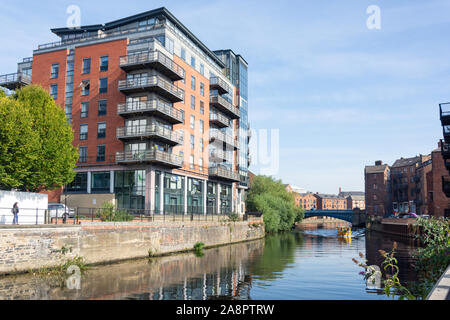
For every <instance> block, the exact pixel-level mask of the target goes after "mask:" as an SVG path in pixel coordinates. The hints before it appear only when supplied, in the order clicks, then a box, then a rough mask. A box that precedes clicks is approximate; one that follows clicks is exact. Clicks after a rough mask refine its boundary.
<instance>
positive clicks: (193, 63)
mask: <svg viewBox="0 0 450 320" xmlns="http://www.w3.org/2000/svg"><path fill="white" fill-rule="evenodd" d="M191 66H192V67H193V68H194V69H195V57H191Z"/></svg>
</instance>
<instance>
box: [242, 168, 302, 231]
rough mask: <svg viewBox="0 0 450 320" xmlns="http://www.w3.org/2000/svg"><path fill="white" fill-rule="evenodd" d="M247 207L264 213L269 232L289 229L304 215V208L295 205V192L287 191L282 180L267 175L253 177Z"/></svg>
mask: <svg viewBox="0 0 450 320" xmlns="http://www.w3.org/2000/svg"><path fill="white" fill-rule="evenodd" d="M247 207H248V209H249V211H259V212H262V213H263V216H264V223H265V225H266V231H267V232H269V233H274V232H279V231H288V230H290V229H291V228H292V226H293V225H294V223H295V222H300V221H301V220H302V219H303V217H304V211H303V209H301V208H298V207H296V205H295V200H294V196H293V194H291V193H289V192H288V191H286V188H285V187H284V185H283V184H282V182H281V181H280V180H274V179H273V178H271V177H267V176H256V177H255V178H254V179H253V182H252V186H251V188H250V191H249V194H248V197H247Z"/></svg>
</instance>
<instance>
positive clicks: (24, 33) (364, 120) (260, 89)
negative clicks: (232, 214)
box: [0, 0, 450, 193]
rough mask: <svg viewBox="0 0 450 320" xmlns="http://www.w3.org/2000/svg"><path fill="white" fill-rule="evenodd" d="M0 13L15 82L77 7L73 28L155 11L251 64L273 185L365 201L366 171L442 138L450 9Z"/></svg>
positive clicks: (391, 4)
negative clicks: (272, 149) (23, 64)
mask: <svg viewBox="0 0 450 320" xmlns="http://www.w3.org/2000/svg"><path fill="white" fill-rule="evenodd" d="M5 2H6V1H4V0H2V4H1V5H0V7H1V10H0V28H1V29H2V30H3V38H4V43H7V46H2V49H0V74H4V73H9V72H14V71H15V68H16V63H17V62H18V60H19V59H20V58H23V57H28V56H31V55H32V50H33V49H35V48H37V45H38V44H42V43H47V42H51V41H56V40H57V38H56V36H54V35H53V34H51V33H50V31H49V29H50V28H53V27H64V26H65V25H66V20H67V17H68V15H67V14H66V8H67V7H68V6H69V5H71V4H76V5H78V6H79V7H80V8H81V14H82V15H81V19H82V24H97V23H104V22H109V21H112V20H115V19H118V18H122V17H125V16H128V15H133V14H136V13H140V12H142V11H147V10H151V9H154V8H157V7H161V6H165V7H166V8H167V9H169V10H170V11H171V12H172V13H173V14H174V15H175V16H176V17H178V19H179V20H180V21H182V22H183V23H184V24H185V25H186V26H187V27H188V28H189V29H190V30H191V31H192V32H193V33H194V34H196V35H197V36H198V38H199V39H200V40H202V41H203V42H204V43H205V44H206V45H207V46H208V47H209V48H210V49H212V50H215V49H223V48H231V49H233V50H234V51H235V52H237V53H240V54H242V55H243V56H244V57H245V59H246V60H247V61H248V62H249V65H250V71H249V91H250V92H249V96H250V98H249V104H250V105H249V108H250V111H249V113H250V114H249V117H250V122H251V126H252V128H253V129H256V130H258V129H269V130H270V129H279V130H280V169H279V171H278V174H276V177H277V178H281V179H283V181H284V182H285V183H291V184H294V185H298V186H302V187H304V188H307V189H308V190H311V191H320V192H327V193H336V192H337V191H338V188H339V187H342V188H343V189H344V190H363V189H364V176H363V172H364V166H365V165H368V164H372V163H373V162H374V161H375V160H378V159H381V160H383V161H385V162H387V163H389V164H392V163H393V162H394V160H395V159H397V158H400V157H402V156H404V157H410V156H415V155H417V154H420V153H422V154H427V153H429V152H430V151H431V150H432V149H434V148H436V146H437V141H438V140H439V139H440V138H441V137H442V130H441V127H440V122H439V114H438V104H439V103H441V102H446V101H449V100H450V72H449V71H450V59H449V57H448V52H450V50H449V49H450V42H449V41H448V34H450V14H449V12H450V1H445V0H439V1H437V0H428V1H415V0H407V1H406V0H388V1H381V0H370V1H365V0H353V1H352V0H347V1H337V0H334V1H326V0H321V1H318V0H308V1H298V0H296V1H283V0H280V1H249V0H246V1H242V0H240V1H235V0H227V1H213V0H209V1H203V0H202V1H200V0H195V1H186V0H184V1H174V0H169V1H168V0H166V1H136V0H133V1H128V2H124V1H103V0H101V1H75V0H72V1H35V2H31V1H20V0H18V1H14V2H13V1H8V2H7V3H5ZM125 4H126V5H125ZM369 5H378V6H379V7H380V9H381V30H369V29H368V28H367V27H366V20H367V18H368V14H367V13H366V9H367V7H368V6H369ZM254 157H255V156H254ZM253 169H254V171H256V172H258V169H259V168H258V167H257V166H255V167H254V168H253Z"/></svg>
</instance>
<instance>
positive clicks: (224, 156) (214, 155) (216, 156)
mask: <svg viewBox="0 0 450 320" xmlns="http://www.w3.org/2000/svg"><path fill="white" fill-rule="evenodd" d="M210 159H212V160H213V161H214V160H226V161H228V162H232V161H233V157H232V156H231V155H230V154H229V153H228V152H225V151H223V150H218V149H217V150H213V151H211V153H210Z"/></svg>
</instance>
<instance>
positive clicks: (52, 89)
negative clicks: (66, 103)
mask: <svg viewBox="0 0 450 320" xmlns="http://www.w3.org/2000/svg"><path fill="white" fill-rule="evenodd" d="M50 95H51V96H52V98H53V99H55V100H56V99H58V85H57V84H52V85H50Z"/></svg>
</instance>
